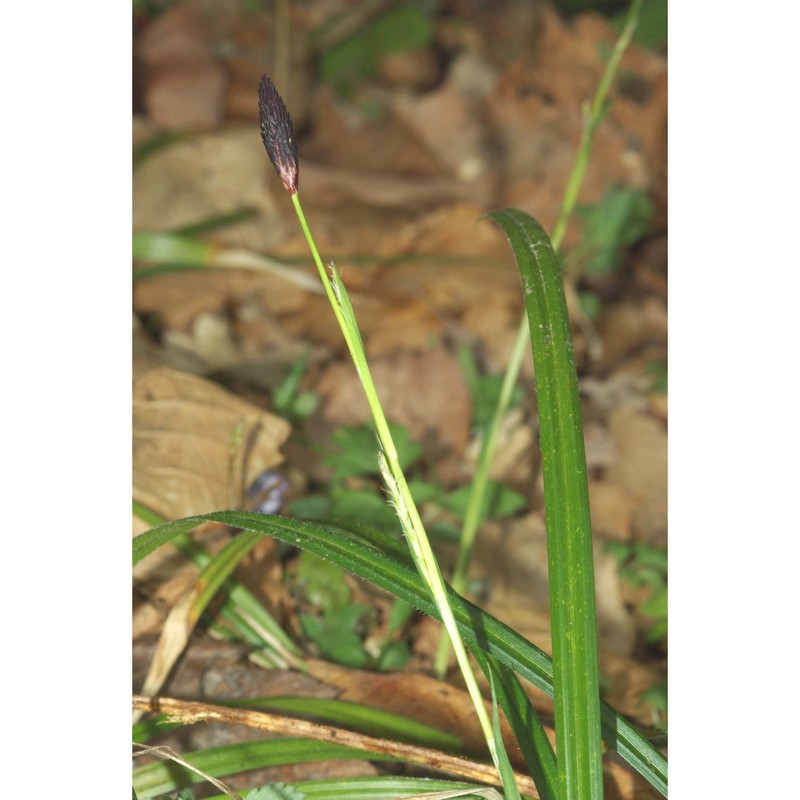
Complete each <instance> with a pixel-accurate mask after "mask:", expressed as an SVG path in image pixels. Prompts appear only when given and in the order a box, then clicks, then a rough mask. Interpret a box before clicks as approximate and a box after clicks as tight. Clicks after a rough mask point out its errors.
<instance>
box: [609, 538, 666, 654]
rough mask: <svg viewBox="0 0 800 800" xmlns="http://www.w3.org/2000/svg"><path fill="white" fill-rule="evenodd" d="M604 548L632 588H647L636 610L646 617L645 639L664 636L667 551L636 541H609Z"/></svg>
mask: <svg viewBox="0 0 800 800" xmlns="http://www.w3.org/2000/svg"><path fill="white" fill-rule="evenodd" d="M606 552H608V553H610V554H611V555H613V556H614V557H615V558H616V559H617V562H618V564H619V574H620V577H621V578H622V580H624V581H626V582H627V583H629V584H630V585H631V586H632V587H634V588H646V589H647V590H648V597H647V598H646V599H645V600H643V601H642V602H641V604H640V605H639V611H640V612H641V613H642V614H643V615H644V616H645V617H647V618H648V619H649V621H650V624H649V625H648V628H647V631H646V634H645V636H646V640H647V641H648V642H650V643H657V642H660V641H662V640H664V639H665V638H666V636H667V554H666V552H665V551H664V550H661V549H659V548H657V547H650V546H648V545H646V544H641V543H638V542H634V543H627V542H609V543H608V544H607V545H606Z"/></svg>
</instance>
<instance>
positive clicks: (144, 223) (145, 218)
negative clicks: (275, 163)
mask: <svg viewBox="0 0 800 800" xmlns="http://www.w3.org/2000/svg"><path fill="white" fill-rule="evenodd" d="M274 177H275V176H274V173H273V171H272V169H271V166H270V164H269V161H268V160H267V158H266V157H265V155H264V147H263V145H262V144H261V141H260V139H259V137H258V131H257V129H254V128H253V127H252V126H244V127H237V128H230V129H228V130H225V131H221V132H220V133H209V134H204V135H202V136H196V137H193V138H191V139H188V140H186V141H181V142H177V143H175V144H172V145H170V146H169V147H165V148H163V149H161V150H159V151H158V152H156V153H153V154H152V155H151V156H149V157H148V158H147V159H146V160H145V161H143V162H142V163H141V164H140V165H139V166H137V168H136V170H135V171H134V174H133V228H134V230H136V231H171V230H174V229H176V228H180V227H182V226H184V225H193V224H195V223H197V222H200V221H202V220H205V219H207V218H208V217H212V216H216V215H220V214H230V213H231V212H233V211H238V210H240V209H242V208H255V209H257V210H258V211H259V212H260V213H259V214H258V216H256V217H253V218H251V219H246V220H243V221H241V222H238V223H236V224H235V225H228V226H225V227H224V228H222V229H220V230H218V231H215V232H214V234H213V236H212V237H211V238H212V239H213V240H214V241H215V242H218V243H220V244H224V245H229V246H231V247H241V248H244V249H247V250H253V251H257V252H263V251H265V250H268V249H270V248H274V247H275V246H276V245H277V244H278V243H279V242H280V241H281V240H282V239H283V238H284V235H285V224H284V222H283V217H282V216H281V213H280V212H279V211H278V206H277V205H276V202H275V200H274V199H273V193H274V192H278V191H279V188H280V184H278V185H277V186H276V185H275V183H276V182H277V181H274V180H273V179H274ZM283 199H284V198H283V197H281V200H283ZM286 210H287V211H288V210H289V209H286Z"/></svg>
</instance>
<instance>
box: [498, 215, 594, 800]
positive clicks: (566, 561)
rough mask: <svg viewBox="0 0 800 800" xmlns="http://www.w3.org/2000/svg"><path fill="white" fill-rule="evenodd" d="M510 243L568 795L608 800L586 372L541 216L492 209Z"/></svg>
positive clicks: (562, 775) (562, 776)
mask: <svg viewBox="0 0 800 800" xmlns="http://www.w3.org/2000/svg"><path fill="white" fill-rule="evenodd" d="M487 216H488V217H489V218H490V219H492V220H494V222H496V223H497V224H498V225H499V226H500V228H501V229H502V230H503V232H504V233H505V235H506V236H507V237H508V240H509V242H510V244H511V249H512V250H513V251H514V257H515V258H516V260H517V266H518V267H519V271H520V276H521V278H522V286H523V291H524V294H525V307H526V310H527V313H528V326H529V328H530V335H531V347H532V349H533V361H534V371H535V374H536V400H537V407H538V413H539V430H540V434H539V441H540V447H541V451H542V477H543V479H544V511H545V521H546V523H547V564H548V576H549V579H550V620H551V627H552V636H553V675H554V686H555V718H556V749H557V750H558V762H557V763H558V777H559V784H560V792H559V794H560V795H561V797H562V799H563V800H589V799H590V798H591V800H601V798H602V797H603V751H602V744H601V735H600V685H599V670H598V663H597V613H596V609H595V596H594V560H593V555H592V523H591V517H590V515H589V485H588V482H587V478H586V454H585V451H584V444H583V422H582V418H581V405H580V394H579V392H578V373H577V370H576V368H575V354H574V352H573V348H572V332H571V330H570V322H569V314H568V312H567V300H566V296H565V294H564V285H563V281H562V277H561V267H560V264H559V260H558V256H557V255H556V252H555V250H554V249H553V246H552V245H551V243H550V239H549V238H548V236H547V234H546V233H545V231H544V229H543V228H542V226H541V225H539V223H538V222H536V220H534V219H533V218H532V217H530V216H528V215H527V214H525V213H523V212H522V211H517V210H516V209H504V210H502V211H491V212H489V214H488V215H487Z"/></svg>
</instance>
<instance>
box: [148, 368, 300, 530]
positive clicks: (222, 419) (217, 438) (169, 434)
mask: <svg viewBox="0 0 800 800" xmlns="http://www.w3.org/2000/svg"><path fill="white" fill-rule="evenodd" d="M133 397H134V400H133V415H134V421H133V484H134V485H133V495H134V499H135V500H136V501H138V502H140V503H142V504H143V505H145V506H146V507H148V508H150V509H152V510H153V511H156V512H158V513H159V514H161V515H162V516H164V517H167V518H168V519H177V518H179V517H184V516H189V515H192V514H203V513H207V512H209V511H218V510H220V509H223V508H232V507H236V506H238V505H239V504H240V503H241V501H242V496H243V491H244V490H245V489H246V487H247V486H249V485H250V483H252V481H253V480H255V478H256V477H257V476H258V475H259V474H260V473H261V472H263V471H264V470H267V469H271V468H272V467H275V466H277V465H278V464H279V463H280V462H281V461H282V460H283V459H282V456H281V453H280V447H281V445H282V444H283V443H284V442H285V441H286V439H287V437H288V436H289V424H288V423H287V422H286V421H285V420H283V419H281V418H279V417H276V416H274V415H273V414H269V413H267V412H266V411H263V410H261V409H259V408H257V407H256V406H254V405H252V404H251V403H247V402H245V401H243V400H240V399H239V398H237V397H236V396H235V395H233V394H231V393H230V392H228V391H226V390H225V389H223V388H221V387H220V386H218V385H217V384H214V383H212V382H211V381H207V380H204V379H203V378H198V377H195V376H193V375H189V374H187V373H183V372H178V371H176V370H172V369H167V368H160V369H155V370H152V371H150V372H148V373H146V374H145V375H144V376H142V377H141V378H139V380H137V381H136V383H135V385H134V391H133ZM237 439H238V441H239V442H241V444H240V445H238V446H235V444H234V443H235V442H236V441H237Z"/></svg>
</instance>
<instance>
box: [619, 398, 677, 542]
mask: <svg viewBox="0 0 800 800" xmlns="http://www.w3.org/2000/svg"><path fill="white" fill-rule="evenodd" d="M608 424H609V431H610V433H611V435H612V436H613V437H614V441H615V442H616V444H617V452H618V457H617V460H616V461H615V463H614V464H612V465H611V466H610V467H609V469H608V473H607V475H606V478H607V480H608V481H609V483H615V484H618V485H619V486H621V487H622V488H623V489H624V490H625V491H626V492H627V493H628V494H630V495H631V496H632V497H633V498H635V500H636V503H637V506H636V508H635V510H634V512H633V526H634V530H635V531H636V533H637V534H638V536H639V537H640V538H641V540H642V541H644V542H645V543H647V544H650V545H653V546H656V547H665V546H666V543H667V432H666V430H665V429H664V426H663V425H662V423H661V422H660V421H659V420H657V419H656V418H655V417H652V416H650V415H649V414H642V413H639V412H636V411H630V410H628V409H620V410H618V411H615V412H614V413H613V414H611V416H610V418H609V423H608Z"/></svg>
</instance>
